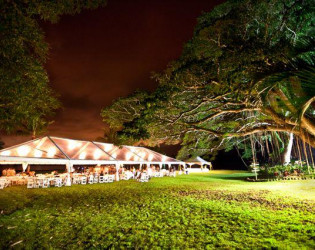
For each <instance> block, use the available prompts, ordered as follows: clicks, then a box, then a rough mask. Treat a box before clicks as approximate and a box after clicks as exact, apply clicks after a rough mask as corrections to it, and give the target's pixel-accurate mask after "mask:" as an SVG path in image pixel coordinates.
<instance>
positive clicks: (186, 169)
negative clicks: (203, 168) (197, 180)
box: [184, 166, 189, 174]
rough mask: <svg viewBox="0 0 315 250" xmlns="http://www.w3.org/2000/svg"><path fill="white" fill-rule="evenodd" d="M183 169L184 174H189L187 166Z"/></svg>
mask: <svg viewBox="0 0 315 250" xmlns="http://www.w3.org/2000/svg"><path fill="white" fill-rule="evenodd" d="M184 169H185V174H189V173H188V168H187V166H185V167H184Z"/></svg>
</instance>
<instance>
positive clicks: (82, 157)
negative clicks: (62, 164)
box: [79, 152, 86, 160]
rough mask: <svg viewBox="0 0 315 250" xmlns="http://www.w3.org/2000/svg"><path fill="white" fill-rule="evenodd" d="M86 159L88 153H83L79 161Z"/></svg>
mask: <svg viewBox="0 0 315 250" xmlns="http://www.w3.org/2000/svg"><path fill="white" fill-rule="evenodd" d="M85 157H86V153H85V152H82V153H81V154H80V155H79V159H80V160H83V159H85Z"/></svg>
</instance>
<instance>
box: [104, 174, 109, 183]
mask: <svg viewBox="0 0 315 250" xmlns="http://www.w3.org/2000/svg"><path fill="white" fill-rule="evenodd" d="M108 182H109V180H108V175H105V176H104V183H108Z"/></svg>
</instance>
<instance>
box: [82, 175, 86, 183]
mask: <svg viewBox="0 0 315 250" xmlns="http://www.w3.org/2000/svg"><path fill="white" fill-rule="evenodd" d="M81 184H82V185H86V177H85V176H83V177H81Z"/></svg>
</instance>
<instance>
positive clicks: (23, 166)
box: [22, 162, 28, 172]
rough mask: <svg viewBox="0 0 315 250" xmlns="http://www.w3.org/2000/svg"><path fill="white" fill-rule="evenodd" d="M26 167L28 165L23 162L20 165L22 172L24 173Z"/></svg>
mask: <svg viewBox="0 0 315 250" xmlns="http://www.w3.org/2000/svg"><path fill="white" fill-rule="evenodd" d="M27 166H28V164H27V163H26V162H23V163H22V169H23V172H25V171H26V169H27Z"/></svg>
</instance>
